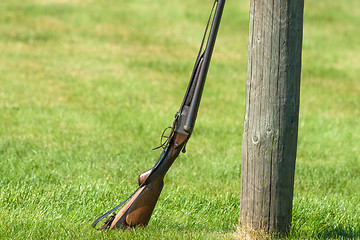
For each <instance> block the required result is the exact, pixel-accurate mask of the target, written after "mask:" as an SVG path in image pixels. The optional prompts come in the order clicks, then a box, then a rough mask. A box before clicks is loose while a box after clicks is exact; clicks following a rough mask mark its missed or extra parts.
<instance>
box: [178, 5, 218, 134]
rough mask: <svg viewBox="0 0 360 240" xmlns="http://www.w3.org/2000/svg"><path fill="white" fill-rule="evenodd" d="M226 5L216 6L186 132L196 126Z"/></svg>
mask: <svg viewBox="0 0 360 240" xmlns="http://www.w3.org/2000/svg"><path fill="white" fill-rule="evenodd" d="M224 4H225V0H218V2H217V5H216V10H215V14H214V18H213V22H212V25H211V28H210V33H209V37H208V41H207V44H206V48H205V51H204V59H203V64H202V65H201V69H200V74H199V79H198V81H197V84H196V88H195V92H194V95H193V99H192V101H191V105H190V111H189V115H188V118H187V120H186V123H185V125H184V130H185V131H186V132H191V131H192V129H193V127H194V125H195V120H196V116H197V112H198V110H199V105H200V100H201V95H202V92H203V89H204V85H205V80H206V75H207V72H208V69H209V65H210V60H211V55H212V52H213V49H214V45H215V40H216V36H217V32H218V30H219V26H220V20H221V16H222V12H223V9H224Z"/></svg>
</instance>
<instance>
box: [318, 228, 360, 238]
mask: <svg viewBox="0 0 360 240" xmlns="http://www.w3.org/2000/svg"><path fill="white" fill-rule="evenodd" d="M316 236H317V237H318V238H319V239H360V227H358V228H357V229H355V230H354V229H352V228H351V226H350V225H346V226H344V225H328V226H326V228H324V229H322V230H321V231H320V232H318V233H317V234H316Z"/></svg>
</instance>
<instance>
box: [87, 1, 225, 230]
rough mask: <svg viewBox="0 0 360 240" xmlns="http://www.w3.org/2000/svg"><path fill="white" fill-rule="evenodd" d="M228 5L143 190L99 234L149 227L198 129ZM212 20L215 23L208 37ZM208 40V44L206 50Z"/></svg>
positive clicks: (142, 181) (216, 17)
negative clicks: (175, 164) (170, 172)
mask: <svg viewBox="0 0 360 240" xmlns="http://www.w3.org/2000/svg"><path fill="white" fill-rule="evenodd" d="M224 4H225V0H215V1H214V5H213V7H212V10H211V13H210V17H209V19H208V21H207V25H206V28H205V33H204V36H203V39H202V42H201V45H200V49H199V52H198V55H197V58H196V61H195V64H194V68H193V71H192V74H191V77H190V81H189V85H188V87H187V90H186V93H185V96H184V98H183V101H182V104H181V106H180V108H179V111H178V112H177V113H176V114H175V118H174V121H173V123H172V127H168V128H166V129H165V130H164V132H163V134H162V139H163V138H164V137H165V138H166V140H165V141H164V142H163V143H162V144H161V145H160V146H159V147H157V148H163V151H162V152H161V154H160V156H159V158H158V160H157V162H156V163H155V165H154V166H153V167H152V168H151V169H149V170H147V171H145V172H143V173H141V174H140V175H139V177H138V184H139V187H138V188H137V189H136V190H135V191H134V192H133V193H132V194H131V195H130V196H129V197H128V198H127V199H125V201H123V202H122V203H120V204H119V205H117V206H116V207H114V208H113V209H111V210H110V211H108V212H106V213H104V214H103V215H101V216H100V217H99V218H97V219H96V220H95V221H94V222H93V224H92V226H93V227H96V225H97V223H98V222H99V221H101V220H102V219H103V218H105V217H106V216H108V215H109V214H110V213H112V215H110V217H109V218H108V219H107V220H105V221H104V224H103V226H102V227H100V228H99V230H100V229H118V228H121V229H125V228H127V227H136V226H146V225H147V224H148V222H149V220H150V217H151V214H152V212H153V210H154V208H155V205H156V202H157V200H158V198H159V195H160V193H161V190H162V188H163V185H164V183H163V180H164V177H165V174H166V173H167V171H168V170H169V168H170V167H171V165H172V163H173V162H174V161H175V159H176V158H177V157H178V156H179V154H180V151H182V152H183V153H185V151H186V150H185V145H186V143H187V141H188V140H189V138H190V136H191V133H192V131H193V129H194V125H195V120H196V116H197V112H198V109H199V105H200V100H201V95H202V92H203V89H204V84H205V80H206V75H207V72H208V69H209V64H210V59H211V55H212V52H213V49H214V45H215V39H216V35H217V32H218V29H219V25H220V20H221V16H222V11H223V8H224ZM214 9H215V12H214ZM211 19H212V23H211V27H210V30H209V33H208V27H209V25H210V22H211ZM207 33H208V34H207ZM206 37H207V43H206V46H205V48H204V50H203V46H204V42H205V39H206ZM167 129H171V130H170V134H169V135H168V136H165V132H166V130H167ZM124 203H126V204H125V205H124V206H123V208H122V209H121V210H120V211H119V212H118V213H117V214H116V213H115V212H114V211H115V210H116V209H118V208H119V207H120V206H122V205H123V204H124Z"/></svg>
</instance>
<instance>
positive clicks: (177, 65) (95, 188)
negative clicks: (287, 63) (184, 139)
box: [0, 0, 360, 239]
mask: <svg viewBox="0 0 360 240" xmlns="http://www.w3.org/2000/svg"><path fill="white" fill-rule="evenodd" d="M249 4H250V3H249V1H245V0H240V1H230V0H229V1H227V3H226V6H225V9H224V14H223V20H222V23H221V27H220V30H219V35H218V39H217V43H216V46H215V49H214V54H213V60H212V63H211V66H210V69H209V74H208V79H207V83H206V86H205V90H204V95H203V98H202V99H203V100H202V103H201V107H200V112H199V115H198V120H197V123H196V128H195V131H194V133H193V136H192V138H191V140H190V141H189V144H188V146H187V153H186V154H182V155H181V156H180V157H179V158H178V159H177V161H176V162H175V163H174V166H173V167H172V168H171V170H170V171H169V173H168V175H167V176H166V179H165V187H164V190H163V193H162V194H161V197H160V199H159V202H158V204H157V207H156V208H155V211H154V214H153V216H152V219H151V220H150V223H149V226H148V227H147V228H145V229H139V230H136V231H126V232H97V231H95V230H93V229H92V228H91V226H90V225H91V223H92V221H93V220H94V219H95V218H96V217H98V216H99V215H100V214H102V213H103V212H105V211H107V210H108V209H110V208H112V207H113V206H115V205H116V204H117V203H118V202H120V201H121V200H122V199H124V198H126V197H127V195H128V194H130V193H131V192H132V191H133V190H135V188H136V183H137V179H136V178H137V175H138V173H140V172H142V171H144V170H147V169H148V168H150V167H152V165H153V164H154V163H155V161H156V159H157V156H158V154H159V152H153V151H151V148H153V147H155V146H157V145H158V142H159V138H160V135H161V132H162V130H163V128H164V127H166V126H168V125H170V124H171V122H172V118H173V115H174V114H175V112H176V111H177V110H178V107H179V106H180V103H181V100H182V97H183V94H184V92H185V90H186V86H187V82H188V79H189V76H190V73H191V70H192V65H193V63H194V61H195V55H196V52H197V49H198V47H199V44H200V41H201V37H202V34H203V30H204V27H205V23H206V20H207V17H208V14H209V11H210V7H211V6H210V5H211V3H210V2H209V1H206V2H205V1H199V0H196V1H165V0H159V1H148V0H134V1H112V0H106V1H101V2H99V1H93V0H84V1H79V0H72V1H69V0H26V1H20V0H9V1H2V2H0V123H1V124H0V188H1V193H0V194H1V195H0V208H1V212H2V214H1V215H0V238H11V239H45V238H46V239H64V238H66V239H68V238H75V239H76V238H90V239H91V238H99V239H105V238H106V239H108V238H110V239H112V238H114V239H116V238H123V239H231V238H236V236H237V235H236V234H234V233H236V231H237V230H236V229H237V223H238V211H239V201H240V168H241V136H242V124H243V115H244V111H245V110H244V100H245V81H246V68H247V44H248V15H249V13H248V12H249ZM357 6H358V2H357V1H356V0H346V1H333V2H329V1H326V0H320V1H310V2H306V3H305V14H304V41H303V67H302V83H301V109H300V125H299V141H298V158H297V166H296V175H295V195H294V210H293V224H292V229H291V234H290V236H289V238H293V239H304V238H306V239H326V238H330V239H346V238H360V220H359V219H360V210H359V207H360V195H359V186H360V178H359V176H360V158H359V155H360V148H359V142H360V127H359V125H360V110H359V109H360V81H359V73H360V68H359V64H358V63H359V62H360V61H359V60H360V59H359V52H360V45H359V44H358V39H359V38H360V31H359V30H360V27H359V24H358V23H359V22H360V9H359V8H358V7H357Z"/></svg>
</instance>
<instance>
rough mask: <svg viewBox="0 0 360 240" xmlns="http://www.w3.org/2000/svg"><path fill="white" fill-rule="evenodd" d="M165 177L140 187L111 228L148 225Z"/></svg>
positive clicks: (114, 220) (116, 217) (113, 221)
mask: <svg viewBox="0 0 360 240" xmlns="http://www.w3.org/2000/svg"><path fill="white" fill-rule="evenodd" d="M163 185H164V183H163V179H157V181H153V182H151V183H149V184H147V185H144V186H142V187H141V188H139V189H138V190H137V191H136V193H135V194H134V195H133V196H132V198H131V199H130V200H129V201H128V202H127V203H126V204H125V206H124V207H123V208H122V209H121V210H120V211H119V212H118V213H117V214H116V215H115V216H114V218H113V220H111V222H110V221H109V223H108V226H109V228H110V229H117V228H121V229H125V228H127V227H135V226H146V225H147V224H148V223H149V220H150V218H151V215H152V213H153V211H154V208H155V205H156V202H157V201H158V199H159V196H160V193H161V190H162V188H163Z"/></svg>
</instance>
